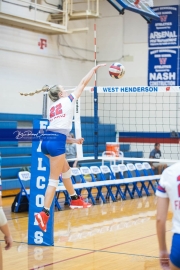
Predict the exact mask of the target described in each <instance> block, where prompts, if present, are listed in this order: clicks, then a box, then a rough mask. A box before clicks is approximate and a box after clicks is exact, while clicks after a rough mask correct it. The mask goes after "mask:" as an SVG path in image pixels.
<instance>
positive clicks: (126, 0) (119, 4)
mask: <svg viewBox="0 0 180 270" xmlns="http://www.w3.org/2000/svg"><path fill="white" fill-rule="evenodd" d="M107 1H108V2H109V3H110V4H111V5H112V6H113V7H114V8H116V9H117V10H118V11H119V12H120V13H121V14H124V10H126V9H127V10H130V11H132V12H135V13H138V14H140V15H141V16H142V17H143V18H144V19H146V20H147V21H148V22H150V21H151V20H159V16H158V15H157V14H156V13H155V12H154V11H153V10H152V9H151V8H150V7H149V6H148V5H147V4H145V3H143V1H137V2H138V4H136V0H107Z"/></svg>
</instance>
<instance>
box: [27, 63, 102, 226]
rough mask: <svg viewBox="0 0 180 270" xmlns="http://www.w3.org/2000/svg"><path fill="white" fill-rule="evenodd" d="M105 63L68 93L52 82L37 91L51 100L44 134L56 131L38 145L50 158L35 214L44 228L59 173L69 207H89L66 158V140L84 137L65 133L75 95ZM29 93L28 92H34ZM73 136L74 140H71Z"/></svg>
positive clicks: (95, 68)
mask: <svg viewBox="0 0 180 270" xmlns="http://www.w3.org/2000/svg"><path fill="white" fill-rule="evenodd" d="M105 65H106V64H100V65H97V66H96V67H94V68H92V69H91V70H90V71H89V72H88V73H87V75H86V76H85V77H84V78H83V79H82V80H81V82H80V83H79V85H78V86H77V87H76V89H75V91H74V92H73V93H71V94H70V95H69V96H67V93H66V92H65V91H64V89H63V87H62V86H59V85H55V86H53V87H51V88H49V87H48V86H46V87H43V89H42V90H40V91H36V93H39V92H41V91H48V94H49V98H50V99H51V100H52V101H53V104H52V106H51V107H50V111H49V117H48V118H49V126H48V128H47V132H46V134H47V135H56V139H55V140H54V139H53V140H48V139H44V140H43V142H42V145H41V150H42V152H43V153H44V154H45V155H46V156H47V157H48V158H49V162H50V176H49V183H48V187H47V190H46V193H45V198H44V207H43V209H42V211H41V212H40V213H38V214H36V215H35V218H36V220H37V222H38V224H39V227H40V228H41V229H42V230H43V231H46V227H47V222H48V219H49V210H50V207H51V204H52V201H53V198H54V195H55V192H56V189H57V187H58V183H59V176H60V174H62V178H63V183H64V186H65V187H66V189H67V191H68V193H69V194H70V196H71V204H70V207H71V208H87V207H91V204H90V203H86V202H85V201H83V199H82V198H81V197H80V196H78V195H77V194H76V192H75V190H74V188H73V185H72V182H71V169H70V167H69V165H68V162H67V160H66V158H65V143H66V141H67V142H68V141H69V142H74V143H78V144H82V143H83V141H84V139H83V138H80V139H72V138H68V137H67V135H68V134H69V132H70V131H71V129H72V120H73V112H74V105H75V101H76V99H78V98H79V97H80V95H81V94H82V92H83V90H84V88H85V86H86V85H87V84H88V82H89V81H90V80H91V78H92V77H93V75H94V73H95V72H96V71H97V69H98V68H100V67H103V66H105ZM33 94H34V93H30V94H29V95H33ZM72 140H73V141H72Z"/></svg>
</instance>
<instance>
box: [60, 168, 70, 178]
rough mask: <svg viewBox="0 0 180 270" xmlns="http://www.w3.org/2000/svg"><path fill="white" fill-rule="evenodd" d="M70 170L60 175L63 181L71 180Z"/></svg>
mask: <svg viewBox="0 0 180 270" xmlns="http://www.w3.org/2000/svg"><path fill="white" fill-rule="evenodd" d="M71 175H72V174H71V169H70V168H69V170H68V171H67V172H64V173H62V178H63V179H67V178H71Z"/></svg>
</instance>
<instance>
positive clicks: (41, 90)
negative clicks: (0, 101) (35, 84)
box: [20, 85, 49, 96]
mask: <svg viewBox="0 0 180 270" xmlns="http://www.w3.org/2000/svg"><path fill="white" fill-rule="evenodd" d="M48 91H49V86H48V85H45V86H43V88H42V89H38V90H36V91H35V92H30V93H20V95H21V96H34V95H35V94H39V93H41V92H48Z"/></svg>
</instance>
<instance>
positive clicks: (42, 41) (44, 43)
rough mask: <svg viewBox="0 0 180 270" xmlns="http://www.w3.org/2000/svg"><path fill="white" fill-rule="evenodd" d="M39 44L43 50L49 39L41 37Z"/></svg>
mask: <svg viewBox="0 0 180 270" xmlns="http://www.w3.org/2000/svg"><path fill="white" fill-rule="evenodd" d="M38 46H39V48H40V49H41V50H43V49H44V48H46V47H47V39H45V38H40V41H39V42H38Z"/></svg>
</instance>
